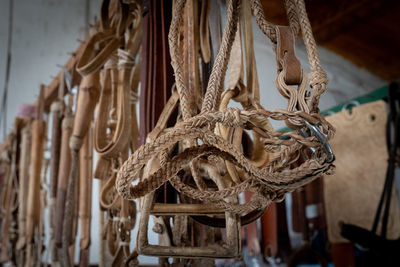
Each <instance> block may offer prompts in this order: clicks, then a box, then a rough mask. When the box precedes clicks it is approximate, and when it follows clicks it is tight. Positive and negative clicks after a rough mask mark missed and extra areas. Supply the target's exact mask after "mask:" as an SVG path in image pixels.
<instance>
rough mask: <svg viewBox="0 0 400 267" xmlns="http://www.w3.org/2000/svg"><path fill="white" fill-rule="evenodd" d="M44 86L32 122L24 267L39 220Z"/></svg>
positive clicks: (30, 251)
mask: <svg viewBox="0 0 400 267" xmlns="http://www.w3.org/2000/svg"><path fill="white" fill-rule="evenodd" d="M43 105H44V86H41V88H40V95H39V111H38V116H37V118H36V119H35V120H33V122H32V146H31V162H30V163H31V165H30V171H29V173H30V176H29V190H28V207H27V221H26V238H27V239H26V242H27V244H28V248H27V260H26V266H32V265H31V264H32V260H33V259H32V257H33V255H32V249H33V248H32V245H33V242H34V239H33V238H34V236H35V232H36V231H37V230H38V227H39V219H40V204H38V203H40V174H41V168H42V160H43V145H44V140H45V133H46V131H45V129H46V123H45V121H43V108H44V107H43Z"/></svg>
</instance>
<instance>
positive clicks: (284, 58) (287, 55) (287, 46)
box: [276, 26, 303, 85]
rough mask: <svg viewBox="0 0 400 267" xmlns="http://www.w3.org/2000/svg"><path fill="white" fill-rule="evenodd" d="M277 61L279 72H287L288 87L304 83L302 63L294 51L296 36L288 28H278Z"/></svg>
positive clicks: (285, 78)
mask: <svg viewBox="0 0 400 267" xmlns="http://www.w3.org/2000/svg"><path fill="white" fill-rule="evenodd" d="M276 33H277V42H276V61H277V66H278V72H281V71H284V72H285V77H284V80H285V83H286V84H287V85H299V84H300V83H301V81H302V77H303V75H302V72H303V70H302V69H301V64H300V61H299V60H298V59H297V57H296V55H295V51H294V44H295V41H294V34H293V31H292V30H291V28H290V27H288V26H276Z"/></svg>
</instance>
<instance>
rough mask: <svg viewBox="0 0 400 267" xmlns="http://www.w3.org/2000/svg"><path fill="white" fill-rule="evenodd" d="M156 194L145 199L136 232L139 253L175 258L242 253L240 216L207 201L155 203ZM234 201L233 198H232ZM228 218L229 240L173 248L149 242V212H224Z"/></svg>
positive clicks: (215, 256) (218, 256) (223, 255)
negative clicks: (206, 245)
mask: <svg viewBox="0 0 400 267" xmlns="http://www.w3.org/2000/svg"><path fill="white" fill-rule="evenodd" d="M153 197H154V193H150V194H148V195H146V196H145V197H144V198H143V202H142V205H143V206H142V209H141V210H142V211H141V213H142V214H141V215H140V221H139V231H138V235H137V243H136V244H137V249H138V253H139V254H142V255H146V256H156V257H172V258H236V257H239V256H240V253H241V232H240V219H239V216H238V215H235V214H233V213H231V212H224V211H223V210H221V209H220V208H218V207H215V206H214V205H206V204H204V205H203V204H160V203H153ZM231 201H232V199H231ZM223 213H225V219H226V243H224V244H222V245H213V246H208V247H174V246H161V245H150V244H149V242H148V225H149V218H150V215H151V214H153V215H170V214H174V215H176V214H179V215H210V214H214V215H215V214H223Z"/></svg>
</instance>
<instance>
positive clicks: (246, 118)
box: [116, 0, 334, 257]
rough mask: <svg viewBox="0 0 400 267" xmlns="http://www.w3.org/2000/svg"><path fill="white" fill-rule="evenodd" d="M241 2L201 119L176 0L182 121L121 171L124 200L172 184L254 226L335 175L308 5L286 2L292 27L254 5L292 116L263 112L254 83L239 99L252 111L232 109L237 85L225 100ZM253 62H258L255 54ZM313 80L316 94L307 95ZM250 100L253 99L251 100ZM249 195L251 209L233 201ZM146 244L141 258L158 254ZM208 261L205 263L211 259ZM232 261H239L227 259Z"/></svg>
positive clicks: (174, 43) (174, 38)
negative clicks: (253, 146)
mask: <svg viewBox="0 0 400 267" xmlns="http://www.w3.org/2000/svg"><path fill="white" fill-rule="evenodd" d="M239 2H240V1H235V0H233V1H228V2H227V23H226V27H225V32H224V35H223V41H222V44H221V48H220V50H219V52H218V55H217V57H216V59H215V63H214V66H213V70H212V72H211V76H210V79H209V83H208V86H207V91H206V93H205V95H204V100H203V105H202V107H201V112H200V114H198V115H194V116H193V114H196V113H197V112H196V111H194V112H193V108H192V107H191V106H190V104H189V103H190V101H191V100H190V99H188V97H189V96H190V92H189V91H188V88H187V86H186V84H185V83H184V82H183V80H184V79H183V76H182V75H183V65H182V59H181V58H180V50H179V39H178V38H179V25H180V23H181V19H182V14H183V9H184V6H185V1H176V3H175V5H174V12H173V19H172V22H171V28H170V32H169V41H170V51H171V58H172V65H173V67H174V71H175V78H176V88H177V91H178V94H179V98H180V110H181V113H182V117H183V120H181V121H179V122H178V123H177V124H176V125H175V126H174V127H173V128H168V129H165V130H163V129H161V130H159V132H158V133H157V134H153V135H152V138H148V142H147V143H146V144H144V145H143V146H141V147H140V148H139V149H138V150H137V151H136V152H135V153H134V154H133V155H131V156H130V157H129V159H128V160H127V161H126V162H125V163H124V164H123V165H122V167H121V168H120V170H119V173H118V175H117V179H116V186H117V190H118V193H119V194H120V195H121V196H122V197H123V198H124V199H135V198H139V197H143V196H146V199H147V196H148V194H150V193H152V192H154V191H155V190H156V189H157V188H159V187H160V186H161V185H163V184H164V183H165V182H167V181H169V182H170V183H171V184H172V185H173V186H174V188H175V189H176V190H177V191H178V192H179V193H180V194H183V195H186V196H187V197H189V198H191V199H197V200H200V201H202V202H203V203H204V202H206V203H209V204H210V205H213V207H217V209H221V210H222V211H226V212H228V213H229V214H232V215H234V214H237V215H243V214H245V215H246V214H247V215H248V214H251V216H249V217H251V219H249V220H248V222H250V221H252V220H254V219H256V218H257V216H259V215H261V214H262V211H263V210H264V209H265V207H266V206H267V205H268V204H269V203H270V202H271V201H279V200H280V199H282V198H283V197H284V194H285V193H287V192H291V191H293V190H294V189H296V188H298V187H301V186H303V185H305V184H307V183H309V182H310V181H312V180H314V179H316V178H318V177H321V176H322V175H323V174H329V173H331V172H332V170H333V165H332V162H333V160H334V156H333V154H332V151H331V150H330V147H329V144H328V142H327V140H328V139H329V138H331V137H332V136H333V133H334V129H333V127H332V126H331V125H330V124H329V123H328V122H326V121H325V120H324V119H323V118H322V117H321V116H320V115H319V110H318V101H319V98H320V95H321V94H322V93H323V92H324V91H325V89H326V84H327V80H326V74H325V72H324V71H323V70H322V68H321V66H320V62H319V58H318V55H317V53H316V45H315V41H314V39H313V37H312V33H311V27H310V24H309V21H308V18H307V14H306V12H305V6H304V2H303V1H301V0H296V1H295V0H288V1H286V10H287V13H288V17H289V22H290V27H281V26H275V25H272V24H270V23H269V22H268V21H266V20H265V18H264V15H263V13H262V12H263V11H262V7H261V4H260V2H259V1H256V0H254V1H251V9H252V11H253V14H254V15H255V17H256V20H257V22H258V24H259V26H260V28H261V30H262V31H263V32H264V33H265V34H266V35H267V36H268V37H269V38H270V39H271V40H272V42H273V43H275V44H276V53H277V62H278V78H277V81H276V83H277V87H278V89H279V91H280V92H281V94H282V95H283V96H284V97H286V98H288V99H289V105H288V109H287V110H285V111H284V110H277V111H267V110H264V109H263V108H262V107H261V105H260V104H259V102H258V96H257V90H256V89H255V86H256V85H254V83H253V88H251V87H247V90H250V92H251V90H254V93H253V95H254V94H255V97H254V96H253V97H251V98H250V102H248V100H247V101H246V100H239V101H240V102H241V103H242V104H244V103H246V102H247V103H246V106H245V107H244V108H245V110H239V109H232V108H227V102H228V101H229V99H230V98H232V97H239V96H240V94H241V93H243V92H246V91H242V90H241V89H240V88H239V90H238V89H237V86H236V85H235V87H236V89H235V88H233V90H231V91H226V92H224V94H222V91H223V82H224V76H225V72H226V68H227V65H228V59H229V56H230V53H231V50H232V44H233V41H234V38H235V35H236V31H237V24H238V17H239V13H240V12H239V11H240V4H239ZM300 29H301V32H302V34H303V39H304V41H305V44H306V48H307V52H308V55H309V61H310V64H311V74H310V79H307V75H306V74H305V73H304V72H303V71H302V69H301V66H300V64H299V62H298V60H297V59H296V57H295V56H294V36H295V35H297V33H298V32H299V31H300ZM246 55H248V58H250V59H251V57H252V55H251V54H248V53H247V54H246ZM246 59H247V58H246ZM252 71H254V70H249V71H248V73H251V72H252ZM309 80H310V85H311V87H312V89H313V94H311V92H310V91H308V89H307V86H308V81H309ZM237 84H240V83H237ZM296 87H297V88H296ZM235 90H236V92H235ZM244 94H246V93H244ZM248 96H252V94H249V93H247V97H248ZM239 99H240V98H239ZM185 114H186V115H185ZM269 119H274V120H283V121H285V122H286V124H287V125H288V126H289V127H290V128H292V129H293V130H294V132H289V133H287V132H275V131H273V130H272V129H271V127H270V126H269V122H268V120H269ZM224 128H225V129H224ZM231 129H236V130H234V131H232V130H231ZM238 129H239V130H238ZM243 129H247V130H252V131H253V132H255V133H256V137H255V142H259V143H260V144H262V145H263V146H264V150H265V153H266V154H268V155H269V157H267V156H265V155H264V156H260V158H259V160H257V161H252V160H251V159H248V158H246V156H245V155H244V154H243V152H242V151H240V150H239V148H240V145H241V142H240V138H239V136H240V131H243ZM218 131H219V132H218ZM237 131H239V132H237ZM235 133H236V135H237V136H236V137H235ZM195 140H200V141H201V142H202V143H203V145H197V144H196V143H197V142H196V141H195ZM177 143H182V144H184V148H186V149H184V150H180V152H179V153H178V154H176V152H174V153H171V152H172V149H173V147H174V146H175V144H177ZM258 147H259V146H258ZM310 147H312V148H313V150H312V151H313V152H312V154H311V155H307V154H306V153H305V152H306V151H308V149H309V148H310ZM261 155H262V154H261ZM300 155H302V156H304V157H305V161H304V163H303V164H301V165H300V166H298V167H295V168H293V165H292V163H293V162H296V161H297V159H298V158H299V156H300ZM221 160H222V162H225V166H226V168H227V170H228V173H224V170H223V168H222V169H221V166H223V165H220V163H221ZM154 162H156V163H154ZM199 162H200V165H202V166H200V167H198V169H197V170H196V168H194V170H193V168H192V166H193V163H196V164H197V163H199ZM226 162H228V164H226ZM152 164H153V166H151V165H152ZM189 166H190V167H189ZM143 168H144V171H143V173H144V174H143V175H142V176H141V177H142V179H141V180H140V181H139V183H138V184H137V185H135V186H132V185H131V183H132V181H134V180H136V179H137V177H139V176H140V174H141V172H142V169H143ZM148 169H151V170H148ZM146 170H147V173H146ZM187 171H189V172H191V174H192V177H193V179H194V181H195V184H196V186H197V187H198V188H195V187H192V186H190V185H189V184H185V183H184V182H183V177H184V176H183V173H185V172H187ZM196 172H197V173H196ZM199 174H200V176H202V177H200V179H205V180H209V179H211V180H213V181H214V183H216V184H217V185H219V186H218V189H217V190H216V191H215V189H212V190H210V189H209V188H207V187H202V185H201V182H198V181H199V180H200V179H199V176H198V175H199ZM227 175H228V176H227ZM196 176H197V178H196ZM196 179H197V180H198V181H196ZM214 188H215V187H214ZM245 190H250V191H253V192H255V193H256V194H255V197H253V199H252V200H250V202H249V203H246V204H237V200H234V199H235V198H236V196H237V195H238V194H239V193H240V192H243V191H245ZM232 201H233V202H232ZM151 202H152V201H151V199H148V200H145V201H144V203H143V206H142V210H143V209H145V210H146V209H149V210H147V211H146V212H144V213H142V216H141V217H145V216H148V213H151V212H153V213H154V212H155V210H156V207H157V208H159V206H158V205H155V206H154V207H153V208H151V206H152V204H151ZM146 203H147V204H146ZM146 205H147V206H146ZM149 205H150V206H149ZM158 210H160V209H158ZM253 213H255V214H253ZM195 218H196V217H195ZM245 218H246V217H242V223H246V222H247V221H246V220H245ZM196 219H198V220H202V222H203V223H206V224H210V225H214V226H222V227H223V226H225V225H226V226H227V223H225V224H224V219H223V220H222V221H220V222H218V220H215V219H214V218H209V219H208V218H205V217H200V218H199V217H197V218H196ZM147 221H148V219H145V220H144V221H143V222H142V218H141V223H140V227H142V226H143V224H147ZM145 229H147V228H145ZM140 232H141V230H140V229H139V237H138V241H139V244H138V246H140V244H141V243H140V239H141V236H140ZM143 240H144V242H142V245H143V246H144V247H143V248H142V250H141V249H139V252H141V253H144V254H151V252H150V251H151V248H152V247H151V246H149V245H148V244H147V243H146V241H147V237H143ZM157 249H158V250H159V253H158V254H157V253H154V254H153V255H159V256H160V255H167V252H166V251H164V249H163V248H162V247H157ZM192 249H194V248H192ZM155 250H156V249H154V251H155ZM185 253H187V252H183V251H182V250H181V251H180V252H177V253H176V254H175V255H171V256H185V257H187V256H189V254H185ZM171 254H173V253H171ZM200 254H201V253H196V255H194V254H193V255H192V256H193V257H197V256H201V255H200ZM206 254H207V253H205V254H204V255H203V256H208V257H212V256H210V255H206ZM219 256H221V255H219ZM226 256H228V257H231V256H234V255H233V254H229V253H228V254H226ZM226 256H225V257H226ZM221 257H224V255H222V256H221Z"/></svg>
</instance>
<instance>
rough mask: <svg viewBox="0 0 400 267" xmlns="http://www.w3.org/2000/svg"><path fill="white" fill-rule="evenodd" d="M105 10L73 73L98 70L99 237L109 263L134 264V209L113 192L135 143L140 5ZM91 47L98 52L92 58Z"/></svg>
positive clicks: (95, 133) (116, 264) (95, 134)
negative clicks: (102, 218) (103, 221)
mask: <svg viewBox="0 0 400 267" xmlns="http://www.w3.org/2000/svg"><path fill="white" fill-rule="evenodd" d="M108 9H109V1H103V5H102V31H100V32H98V33H97V34H96V35H95V36H93V37H92V39H91V40H90V41H89V43H88V45H87V46H86V48H85V51H84V53H83V55H82V57H81V59H80V61H79V63H78V66H77V70H78V71H79V72H80V73H81V74H82V75H84V76H85V75H90V74H91V73H93V72H95V71H96V72H97V71H99V70H100V68H102V67H103V69H102V70H101V73H100V77H101V78H102V86H101V92H100V99H99V105H98V112H97V116H96V121H95V126H94V148H95V149H96V151H97V152H98V154H99V160H98V162H97V167H96V170H95V173H94V176H95V177H96V178H99V179H101V180H102V184H103V186H102V188H101V195H100V202H101V207H102V209H103V210H105V211H107V226H106V228H105V236H106V238H107V243H108V251H109V252H110V254H111V255H112V256H113V257H114V259H113V262H112V265H113V266H120V265H121V264H123V263H124V262H125V261H126V260H134V258H135V255H136V254H135V253H136V252H133V254H132V253H131V251H130V249H129V243H130V231H131V230H132V229H133V227H134V226H135V221H136V205H135V203H134V202H130V201H126V200H123V199H121V198H120V197H119V196H118V195H116V194H115V193H113V191H114V183H115V178H116V170H117V169H118V168H119V166H120V165H121V162H123V161H124V160H126V158H127V156H128V153H129V148H131V149H132V150H135V149H136V144H137V141H136V139H137V134H138V129H137V123H136V118H135V114H136V111H135V109H136V106H135V102H136V100H137V94H138V82H139V74H140V69H139V66H138V65H137V64H136V56H137V54H138V52H139V49H140V37H141V7H140V5H139V4H138V3H136V2H132V3H130V4H125V3H123V2H122V1H119V2H118V11H119V12H116V13H115V14H116V15H115V16H113V17H111V18H109V16H108ZM132 22H133V25H132V26H131V24H132ZM126 31H128V34H129V38H128V41H127V42H125V38H124V35H125V32H126ZM97 44H99V45H100V46H101V47H102V48H101V50H100V51H99V52H97V53H95V54H93V52H92V51H93V50H94V47H95V45H97ZM93 107H94V106H93ZM132 111H134V112H132ZM77 113H78V111H77ZM131 116H132V117H131Z"/></svg>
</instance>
